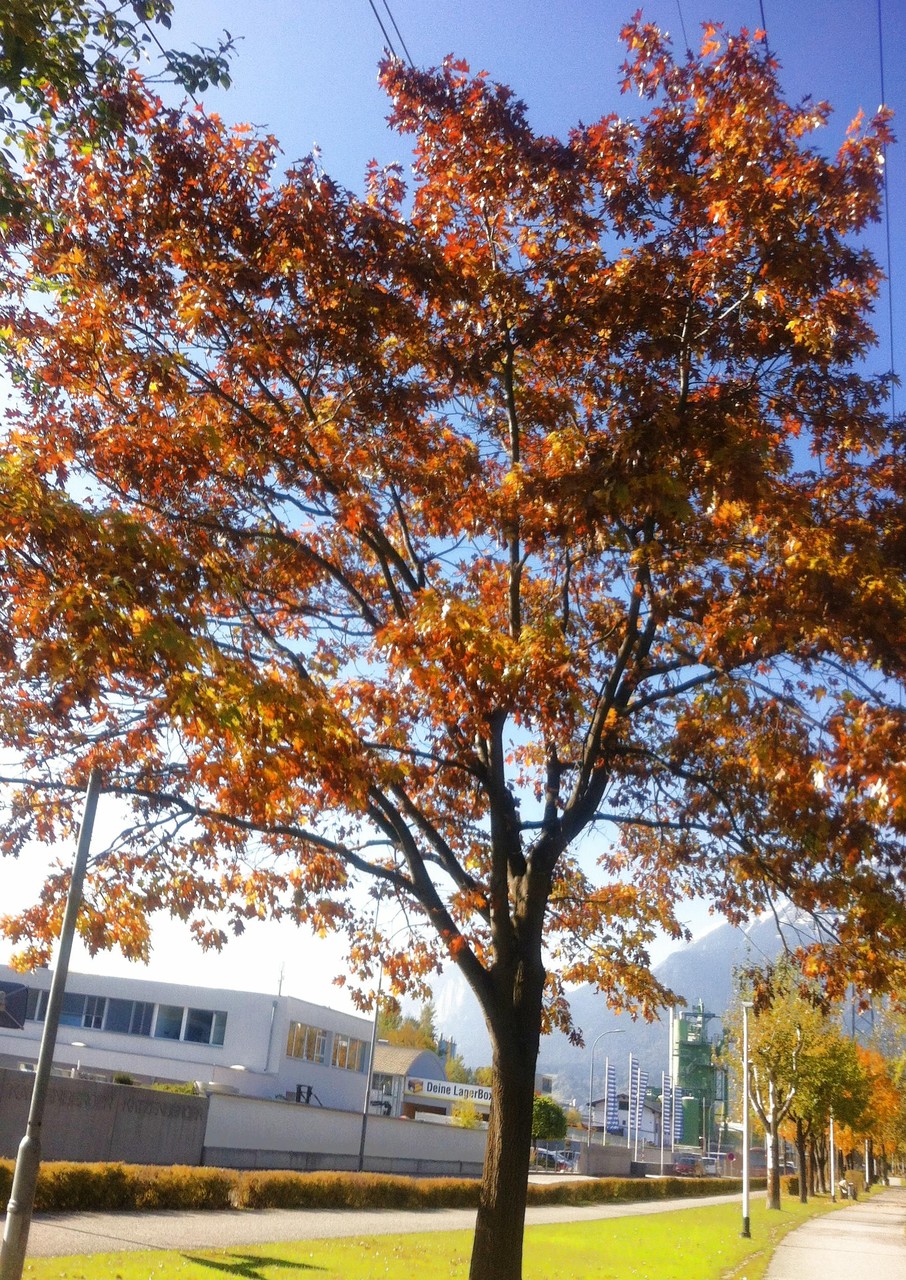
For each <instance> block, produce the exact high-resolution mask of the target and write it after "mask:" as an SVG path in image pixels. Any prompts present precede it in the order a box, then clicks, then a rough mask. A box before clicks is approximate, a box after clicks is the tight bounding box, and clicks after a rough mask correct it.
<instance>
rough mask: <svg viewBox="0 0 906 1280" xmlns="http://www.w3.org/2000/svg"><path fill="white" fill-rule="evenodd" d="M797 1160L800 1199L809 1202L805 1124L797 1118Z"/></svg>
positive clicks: (804, 1202) (805, 1202)
mask: <svg viewBox="0 0 906 1280" xmlns="http://www.w3.org/2000/svg"><path fill="white" fill-rule="evenodd" d="M796 1162H797V1164H798V1165H799V1201H800V1203H801V1204H808V1161H807V1158H806V1153H805V1125H804V1124H803V1123H802V1121H801V1120H800V1119H799V1118H798V1117H797V1118H796Z"/></svg>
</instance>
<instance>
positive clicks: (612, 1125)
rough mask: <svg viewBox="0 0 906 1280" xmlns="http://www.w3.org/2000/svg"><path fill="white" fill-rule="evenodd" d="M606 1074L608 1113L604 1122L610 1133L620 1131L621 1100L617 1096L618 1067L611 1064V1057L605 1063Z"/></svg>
mask: <svg viewBox="0 0 906 1280" xmlns="http://www.w3.org/2000/svg"><path fill="white" fill-rule="evenodd" d="M604 1076H605V1079H606V1081H607V1086H606V1088H607V1115H606V1116H605V1117H604V1124H605V1125H606V1127H607V1132H608V1133H619V1132H620V1100H619V1098H618V1097H617V1069H616V1067H614V1066H613V1065H612V1064H611V1061H610V1059H609V1058H608V1059H607V1063H606V1065H605V1069H604Z"/></svg>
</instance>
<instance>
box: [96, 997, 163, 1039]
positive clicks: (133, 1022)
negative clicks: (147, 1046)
mask: <svg viewBox="0 0 906 1280" xmlns="http://www.w3.org/2000/svg"><path fill="white" fill-rule="evenodd" d="M153 1013H154V1005H153V1004H148V1003H147V1002H146V1001H144V1000H115V999H112V998H111V999H109V1000H108V1001H107V1016H106V1017H105V1019H104V1030H105V1031H118V1032H119V1033H120V1035H124V1036H149V1035H150V1034H151V1016H152V1014H153Z"/></svg>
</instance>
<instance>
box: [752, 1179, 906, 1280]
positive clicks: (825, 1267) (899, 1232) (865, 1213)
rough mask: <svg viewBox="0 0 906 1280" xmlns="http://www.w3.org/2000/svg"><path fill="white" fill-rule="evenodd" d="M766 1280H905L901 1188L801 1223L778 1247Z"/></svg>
mask: <svg viewBox="0 0 906 1280" xmlns="http://www.w3.org/2000/svg"><path fill="white" fill-rule="evenodd" d="M765 1280H906V1187H892V1188H890V1189H888V1190H886V1191H875V1192H873V1193H872V1195H871V1197H870V1198H866V1199H862V1200H857V1201H855V1203H854V1204H851V1205H847V1207H846V1208H845V1209H840V1210H838V1211H837V1212H836V1213H828V1214H824V1215H822V1216H821V1217H819V1218H812V1219H811V1221H809V1222H806V1223H803V1225H802V1226H801V1227H797V1228H796V1230H795V1231H791V1232H790V1234H789V1235H788V1236H787V1237H786V1239H785V1240H783V1241H782V1242H781V1244H780V1245H779V1246H778V1248H777V1250H776V1252H775V1253H774V1257H773V1258H772V1259H771V1264H770V1266H769V1267H768V1270H767V1274H766V1276H765Z"/></svg>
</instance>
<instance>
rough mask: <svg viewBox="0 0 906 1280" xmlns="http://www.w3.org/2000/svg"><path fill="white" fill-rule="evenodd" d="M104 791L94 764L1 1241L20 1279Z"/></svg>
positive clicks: (3, 1257)
mask: <svg viewBox="0 0 906 1280" xmlns="http://www.w3.org/2000/svg"><path fill="white" fill-rule="evenodd" d="M100 792H101V773H100V770H99V769H92V771H91V776H90V777H89V779H88V789H87V791H86V794H85V811H84V813H83V815H82V825H81V828H80V830H79V842H78V845H77V847H76V853H75V859H74V861H73V864H72V873H71V875H70V878H69V894H68V895H67V898H66V910H65V912H64V914H63V923H62V925H61V926H60V941H59V945H58V948H57V957H56V965H55V967H54V972H53V978H52V979H51V984H50V995H49V997H48V1000H47V1012H46V1013H45V1015H44V1032H43V1034H42V1036H41V1048H40V1050H39V1052H38V1062H37V1066H36V1067H35V1079H34V1084H33V1086H32V1094H31V1106H30V1107H29V1112H28V1124H27V1126H26V1130H25V1137H24V1138H23V1139H22V1141H21V1142H20V1143H19V1151H18V1154H17V1155H16V1168H15V1172H14V1174H13V1185H12V1191H11V1194H10V1199H9V1204H8V1206H7V1210H6V1224H5V1227H4V1231H3V1242H2V1244H0V1277H2V1280H20V1277H21V1275H22V1270H23V1267H24V1265H25V1251H26V1249H27V1247H28V1233H29V1231H30V1229H31V1216H32V1211H33V1209H34V1203H35V1188H36V1187H37V1183H38V1171H39V1169H40V1167H41V1130H42V1127H43V1124H44V1110H45V1104H46V1102H47V1091H48V1085H49V1083H50V1071H51V1067H52V1065H53V1055H54V1050H55V1048H56V1043H57V1031H58V1029H59V1026H60V1012H61V1010H62V1008H63V996H64V995H65V993H66V979H67V977H68V975H69V956H70V953H71V952H72V943H73V939H74V938H75V928H76V920H77V918H78V914H79V907H80V905H81V902H82V884H83V882H84V879H85V871H86V869H87V867H88V853H89V849H90V846H91V833H92V830H93V829H94V815H95V811H96V810H97V803H98V796H99V795H100Z"/></svg>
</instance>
